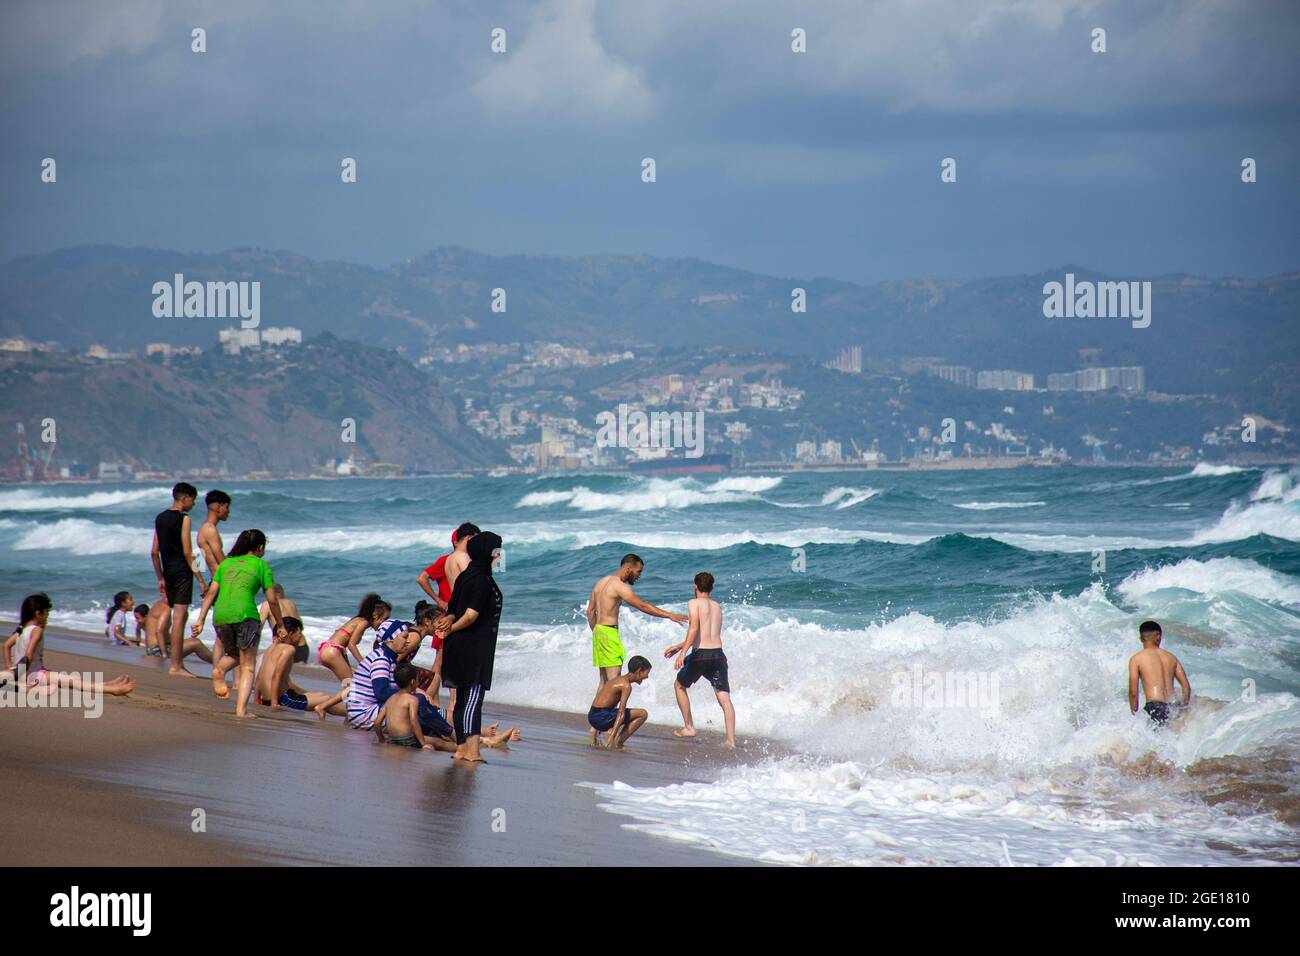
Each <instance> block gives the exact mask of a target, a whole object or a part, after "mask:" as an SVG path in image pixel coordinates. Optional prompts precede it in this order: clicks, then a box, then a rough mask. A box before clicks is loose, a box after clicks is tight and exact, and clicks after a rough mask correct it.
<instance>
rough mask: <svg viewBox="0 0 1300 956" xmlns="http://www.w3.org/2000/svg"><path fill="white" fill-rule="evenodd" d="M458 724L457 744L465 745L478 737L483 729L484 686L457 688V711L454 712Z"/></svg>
mask: <svg viewBox="0 0 1300 956" xmlns="http://www.w3.org/2000/svg"><path fill="white" fill-rule="evenodd" d="M452 719H453V720H454V721H455V724H456V743H458V744H463V743H464V742H465V741H466V740H467V739H468V738H470V737H477V736H478V735H479V733H480V732H481V731H482V729H483V685H482V684H472V685H471V686H469V687H457V688H456V709H455V710H454V711H452Z"/></svg>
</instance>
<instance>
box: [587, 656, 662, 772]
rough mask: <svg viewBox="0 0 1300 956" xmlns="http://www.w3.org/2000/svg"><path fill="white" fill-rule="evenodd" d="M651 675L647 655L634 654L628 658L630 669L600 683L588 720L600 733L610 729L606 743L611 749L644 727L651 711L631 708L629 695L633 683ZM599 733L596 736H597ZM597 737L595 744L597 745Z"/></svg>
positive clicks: (620, 744)
mask: <svg viewBox="0 0 1300 956" xmlns="http://www.w3.org/2000/svg"><path fill="white" fill-rule="evenodd" d="M649 676H650V662H649V661H648V660H646V659H645V658H644V657H634V658H632V659H631V660H630V661H628V662H627V673H626V674H620V675H619V676H618V677H613V678H610V679H609V680H607V681H606V682H605V683H603V684H601V685H600V690H598V691H597V692H596V699H595V700H593V701H592V702H591V710H589V711H587V723H589V724H590V725H591V727H592V729H593V730H595V731H596V732H597V734H599V733H600V732H601V731H605V730H608V731H609V740H608V741H607V742H606V743H605V748H606V749H608V750H622V749H623V744H625V743H626V742H627V738H629V737H631V736H632V735H633V734H634V733H636V732H637V731H638V730H640V729H641V725H642V724H644V723H645V722H646V718H647V717H649V716H650V714H649V713H648V712H646V711H644V710H642V709H641V708H640V707H633V708H631V709H629V708H628V706H627V702H628V699H629V698H630V697H631V696H632V685H633V684H639V683H641V682H642V681H643V680H645V679H646V678H647V677H649ZM598 739H599V737H597V740H598ZM597 740H593V741H592V744H591V745H592V746H593V747H595V746H597Z"/></svg>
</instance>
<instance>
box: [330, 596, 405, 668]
mask: <svg viewBox="0 0 1300 956" xmlns="http://www.w3.org/2000/svg"><path fill="white" fill-rule="evenodd" d="M380 605H383V607H385V608H388V605H387V604H385V603H384V599H383V598H381V597H380V596H379V595H378V594H375V593H374V592H373V591H372V592H371V593H369V594H367V595H366V596H365V597H363V598H362V599H361V605H360V606H359V607H358V608H357V613H356V614H355V615H353V616H352V617H351V618H349V619H348V621H347V623H346V624H342V625H340V626H339V627H337V628H335V630H334V633H333V634H332V635H331V636H330V639H329V640H328V641H325V642H324V643H322V644H321V646H320V648H319V649H317V651H316V662H317V663H318V664H320V665H321V666H323V667H328V668H329V669H330V670H331V671H333V672H334V676H335V677H337V678H338V679H339V682H340V683H342V682H343V681H345V680H349V679H350V678H351V677H352V668H351V666H349V664H348V654H351V655H352V656H353V657H354V658H356V662H357V663H358V664H360V663H361V661H362V655H361V638H362V637H364V636H365V633H366V629H367V628H369V627H370V626H371V620H372V619H373V617H374V614H375V608H376V607H378V606H380ZM388 610H389V611H391V608H389V609H388ZM387 616H388V614H387V613H385V614H384V615H383V617H387Z"/></svg>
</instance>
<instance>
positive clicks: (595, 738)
mask: <svg viewBox="0 0 1300 956" xmlns="http://www.w3.org/2000/svg"><path fill="white" fill-rule="evenodd" d="M591 745H592V746H593V747H603V746H604V744H602V743H601V742H600V731H598V730H597V729H596V728H595V727H593V728H591Z"/></svg>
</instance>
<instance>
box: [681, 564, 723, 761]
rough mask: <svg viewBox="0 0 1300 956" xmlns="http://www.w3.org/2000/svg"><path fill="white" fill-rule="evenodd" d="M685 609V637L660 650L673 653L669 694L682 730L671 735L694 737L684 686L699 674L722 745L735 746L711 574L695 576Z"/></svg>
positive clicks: (692, 682) (719, 614) (697, 678)
mask: <svg viewBox="0 0 1300 956" xmlns="http://www.w3.org/2000/svg"><path fill="white" fill-rule="evenodd" d="M687 610H688V612H689V613H690V618H691V623H690V624H688V625H687V627H686V640H684V641H682V642H681V643H680V644H674V645H673V646H672V647H670V648H668V649H667V650H665V651H664V657H671V656H672V655H673V654H676V655H677V660H676V662H674V664H673V667H675V668H677V679H676V680H675V681H673V693H675V694H676V695H677V707H678V709H680V710H681V712H682V729H681V730H674V731H673V736H674V737H694V736H695V724H694V723H692V722H691V697H690V694H688V693H687V689H688V688H689V687H690V686H691V685H692V684H694V683H695V682H696V681H697V680H699V679H700V678H701V677H703V678H705V679H706V680H707V681H708V682H709V683H710V684H712V685H713V693H714V694H716V695H717V698H718V706H720V707H721V708H722V716H723V719H724V720H725V722H726V725H727V739H726V740H725V741H724V742H723V744H722V746H724V747H728V748H731V749H735V746H736V711H735V708H733V707H732V706H731V685H730V684H729V683H728V682H727V655H726V654H724V653H722V606H721V605H720V604H718V602H717V601H715V600H713V575H712V574H710V573H709V572H708V571H701V572H700V573H699V574H697V575H695V597H694V598H693V599H692V600H691V603H690V605H689V606H688V607H687ZM688 652H689V654H688Z"/></svg>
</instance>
